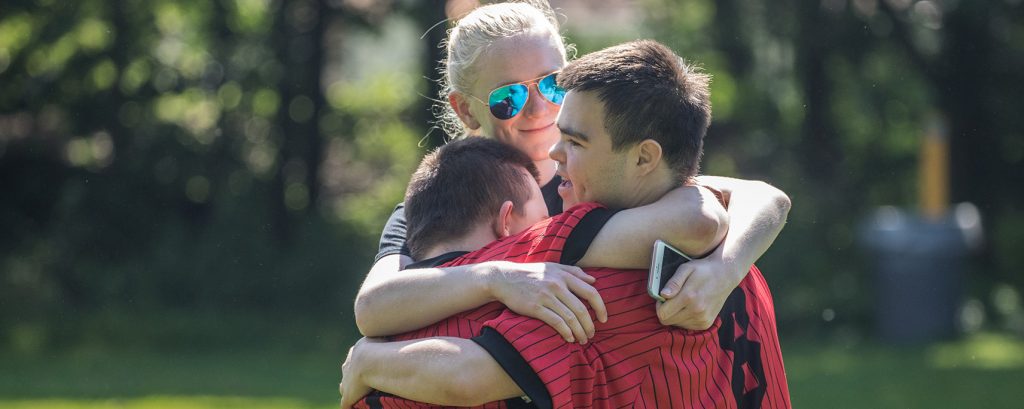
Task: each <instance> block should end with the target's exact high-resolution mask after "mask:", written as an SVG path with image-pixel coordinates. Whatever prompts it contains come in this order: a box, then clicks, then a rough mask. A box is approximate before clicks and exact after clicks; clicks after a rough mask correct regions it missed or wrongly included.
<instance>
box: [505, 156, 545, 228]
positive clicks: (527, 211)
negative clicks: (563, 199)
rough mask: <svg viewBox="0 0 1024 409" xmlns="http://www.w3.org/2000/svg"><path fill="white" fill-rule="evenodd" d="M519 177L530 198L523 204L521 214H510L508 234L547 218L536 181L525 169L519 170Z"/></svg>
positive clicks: (542, 196) (514, 212)
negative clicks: (527, 189) (528, 189)
mask: <svg viewBox="0 0 1024 409" xmlns="http://www.w3.org/2000/svg"><path fill="white" fill-rule="evenodd" d="M519 175H520V177H522V178H523V183H526V184H527V186H529V187H530V198H529V199H528V200H526V202H524V203H523V209H522V212H521V213H522V214H520V212H519V211H513V212H512V218H511V219H512V220H511V223H510V224H511V226H509V233H510V234H516V233H519V232H521V231H523V230H526V229H527V228H528V227H530V226H533V225H534V224H536V223H538V222H540V221H541V220H544V219H546V218H547V217H548V206H547V204H545V203H544V195H543V194H542V193H541V191H540V185H538V184H537V180H536V179H534V178H533V176H532V175H530V172H527V171H526V169H520V170H519Z"/></svg>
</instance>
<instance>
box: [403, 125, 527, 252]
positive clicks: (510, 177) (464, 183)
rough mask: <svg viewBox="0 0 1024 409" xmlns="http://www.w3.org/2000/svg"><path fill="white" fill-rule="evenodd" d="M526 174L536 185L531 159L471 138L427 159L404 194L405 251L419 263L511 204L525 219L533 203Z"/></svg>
mask: <svg viewBox="0 0 1024 409" xmlns="http://www.w3.org/2000/svg"><path fill="white" fill-rule="evenodd" d="M522 170H526V171H527V172H528V173H529V174H530V175H531V176H533V178H534V180H537V179H538V178H539V174H538V173H537V167H536V165H534V164H533V162H532V161H531V160H530V158H529V157H527V156H526V155H525V154H524V153H522V152H520V151H519V150H517V149H516V148H513V147H511V146H508V145H506V144H503V143H501V142H498V141H495V140H491V139H486V138H479V137H472V138H467V139H462V140H458V141H453V142H449V143H448V144H446V145H444V146H442V147H440V148H438V149H436V150H434V151H433V152H431V153H429V154H427V156H425V157H424V158H423V161H421V162H420V166H419V168H417V169H416V172H415V173H413V175H412V180H411V181H409V187H408V189H407V190H406V192H405V220H406V223H407V231H406V245H407V246H409V250H410V253H412V258H413V259H416V260H420V259H422V258H423V256H424V252H426V251H427V250H428V249H430V247H431V246H433V245H435V244H436V243H439V242H442V241H445V240H452V239H456V238H460V237H463V236H464V235H466V234H467V233H469V231H470V230H471V229H472V228H473V226H476V225H477V223H485V222H487V221H488V219H490V218H491V217H493V216H494V215H495V214H496V212H497V211H498V209H500V208H501V204H502V203H503V202H505V201H506V200H511V201H512V203H513V205H515V211H516V212H517V213H518V214H522V212H523V207H524V204H525V203H526V202H527V201H528V200H529V199H530V194H531V192H530V187H529V186H527V185H525V184H524V183H523V176H522Z"/></svg>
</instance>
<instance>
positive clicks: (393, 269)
mask: <svg viewBox="0 0 1024 409" xmlns="http://www.w3.org/2000/svg"><path fill="white" fill-rule="evenodd" d="M398 211H400V209H399V210H396V213H397V212H398ZM394 223H401V224H402V226H403V228H402V231H403V232H404V217H395V216H394V215H393V216H392V218H391V219H390V220H389V221H388V226H386V227H385V232H388V233H386V234H385V236H388V235H389V234H391V233H393V232H395V231H396V229H395V227H394V226H393V224H394ZM391 236H392V237H382V239H381V240H382V243H381V247H382V248H384V247H385V246H388V247H390V248H398V247H401V244H400V243H397V245H396V243H395V240H396V239H395V237H394V235H393V234H391ZM398 239H403V240H404V238H403V237H398ZM385 241H389V242H388V243H385ZM411 262H412V259H411V258H409V257H408V256H405V255H401V254H398V253H396V254H390V255H385V256H383V257H380V258H379V260H377V262H375V263H374V265H373V267H372V268H371V269H370V272H369V273H368V274H367V276H366V280H365V281H364V282H363V285H362V287H361V288H360V289H359V293H358V294H357V295H356V301H355V316H356V325H357V326H358V327H359V331H360V332H361V333H362V334H363V335H365V336H370V337H380V336H387V335H394V334H400V333H403V332H406V331H411V330H414V329H417V328H422V327H424V326H426V325H429V324H432V323H435V322H437V321H440V320H442V319H444V318H447V317H450V316H452V315H455V314H457V313H460V312H462V311H466V310H469V309H472V308H476V307H479V306H481V305H484V304H486V303H488V302H491V301H499V302H501V303H503V304H505V305H506V306H508V307H509V309H511V310H512V311H515V312H517V313H519V314H522V315H525V316H529V317H532V318H537V319H539V320H541V321H544V322H545V323H547V324H548V325H551V326H552V327H553V328H555V330H557V331H558V332H559V334H561V335H562V336H563V338H565V339H566V340H567V341H569V342H573V341H577V340H578V341H580V342H586V340H587V339H588V338H589V337H591V336H593V334H594V323H593V320H592V319H591V317H590V313H589V312H588V311H587V308H586V306H585V305H584V304H583V302H582V301H580V300H581V299H583V300H586V301H587V302H588V303H590V306H591V307H592V308H593V309H594V312H595V314H596V315H597V318H598V319H599V320H601V321H605V320H607V316H608V315H607V312H606V310H605V307H604V302H603V301H602V300H601V296H600V295H599V294H598V293H597V290H595V289H594V287H592V286H591V285H590V284H589V283H592V282H593V281H594V278H593V277H591V276H589V275H587V274H586V273H584V272H583V270H580V269H579V268H577V267H572V266H563V265H559V264H554V263H529V264H519V263H510V262H504V261H492V262H485V263H480V264H475V265H466V266H457V267H445V268H423V269H411V270H402V268H404V267H405V266H406V265H408V264H410V263H411ZM410 300H416V305H415V308H409V307H410Z"/></svg>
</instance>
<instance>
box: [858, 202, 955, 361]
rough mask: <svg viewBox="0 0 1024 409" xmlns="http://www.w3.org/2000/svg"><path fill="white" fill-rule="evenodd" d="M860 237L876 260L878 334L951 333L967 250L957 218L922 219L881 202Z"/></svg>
mask: <svg viewBox="0 0 1024 409" xmlns="http://www.w3.org/2000/svg"><path fill="white" fill-rule="evenodd" d="M862 240H863V242H864V245H865V246H864V247H865V248H866V249H868V257H870V258H872V259H873V260H874V262H873V263H872V264H874V267H875V268H874V270H875V271H874V281H875V294H876V299H875V303H876V311H875V317H876V324H877V326H878V331H879V337H880V338H881V339H882V340H883V341H885V342H890V343H898V344H917V343H925V342H929V341H935V340H939V339H944V338H949V337H952V336H953V335H954V334H955V333H956V328H957V325H956V317H957V310H958V307H959V305H960V300H961V297H962V295H963V293H962V285H961V283H962V281H963V280H962V276H963V271H964V259H965V256H966V254H967V246H966V245H965V242H964V235H963V232H962V231H961V229H960V227H959V226H958V225H957V223H956V222H955V220H954V219H953V218H952V217H949V218H945V219H942V220H939V221H929V220H923V219H921V218H920V217H919V216H917V215H913V214H908V213H907V212H904V211H902V210H899V209H896V208H893V207H883V208H880V209H878V211H877V212H876V213H875V215H874V216H873V217H871V218H870V219H869V220H868V223H867V224H866V226H865V228H864V230H863V234H862Z"/></svg>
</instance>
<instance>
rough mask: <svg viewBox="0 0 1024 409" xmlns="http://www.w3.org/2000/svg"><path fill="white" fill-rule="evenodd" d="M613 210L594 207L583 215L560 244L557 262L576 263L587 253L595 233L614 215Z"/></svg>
mask: <svg viewBox="0 0 1024 409" xmlns="http://www.w3.org/2000/svg"><path fill="white" fill-rule="evenodd" d="M615 213H616V212H615V211H613V210H608V209H605V208H595V209H594V210H591V211H590V212H588V213H587V214H585V215H583V217H582V218H581V219H580V221H579V223H576V227H574V228H573V229H572V233H569V237H567V238H566V239H565V245H564V246H562V259H561V260H560V261H559V263H562V264H568V265H576V263H578V262H579V261H580V259H582V258H583V256H585V255H586V254H587V249H589V248H590V244H591V243H593V242H594V238H595V237H597V233H598V232H600V231H601V228H602V227H604V225H605V223H608V220H609V219H611V218H612V216H614V215H615Z"/></svg>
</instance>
